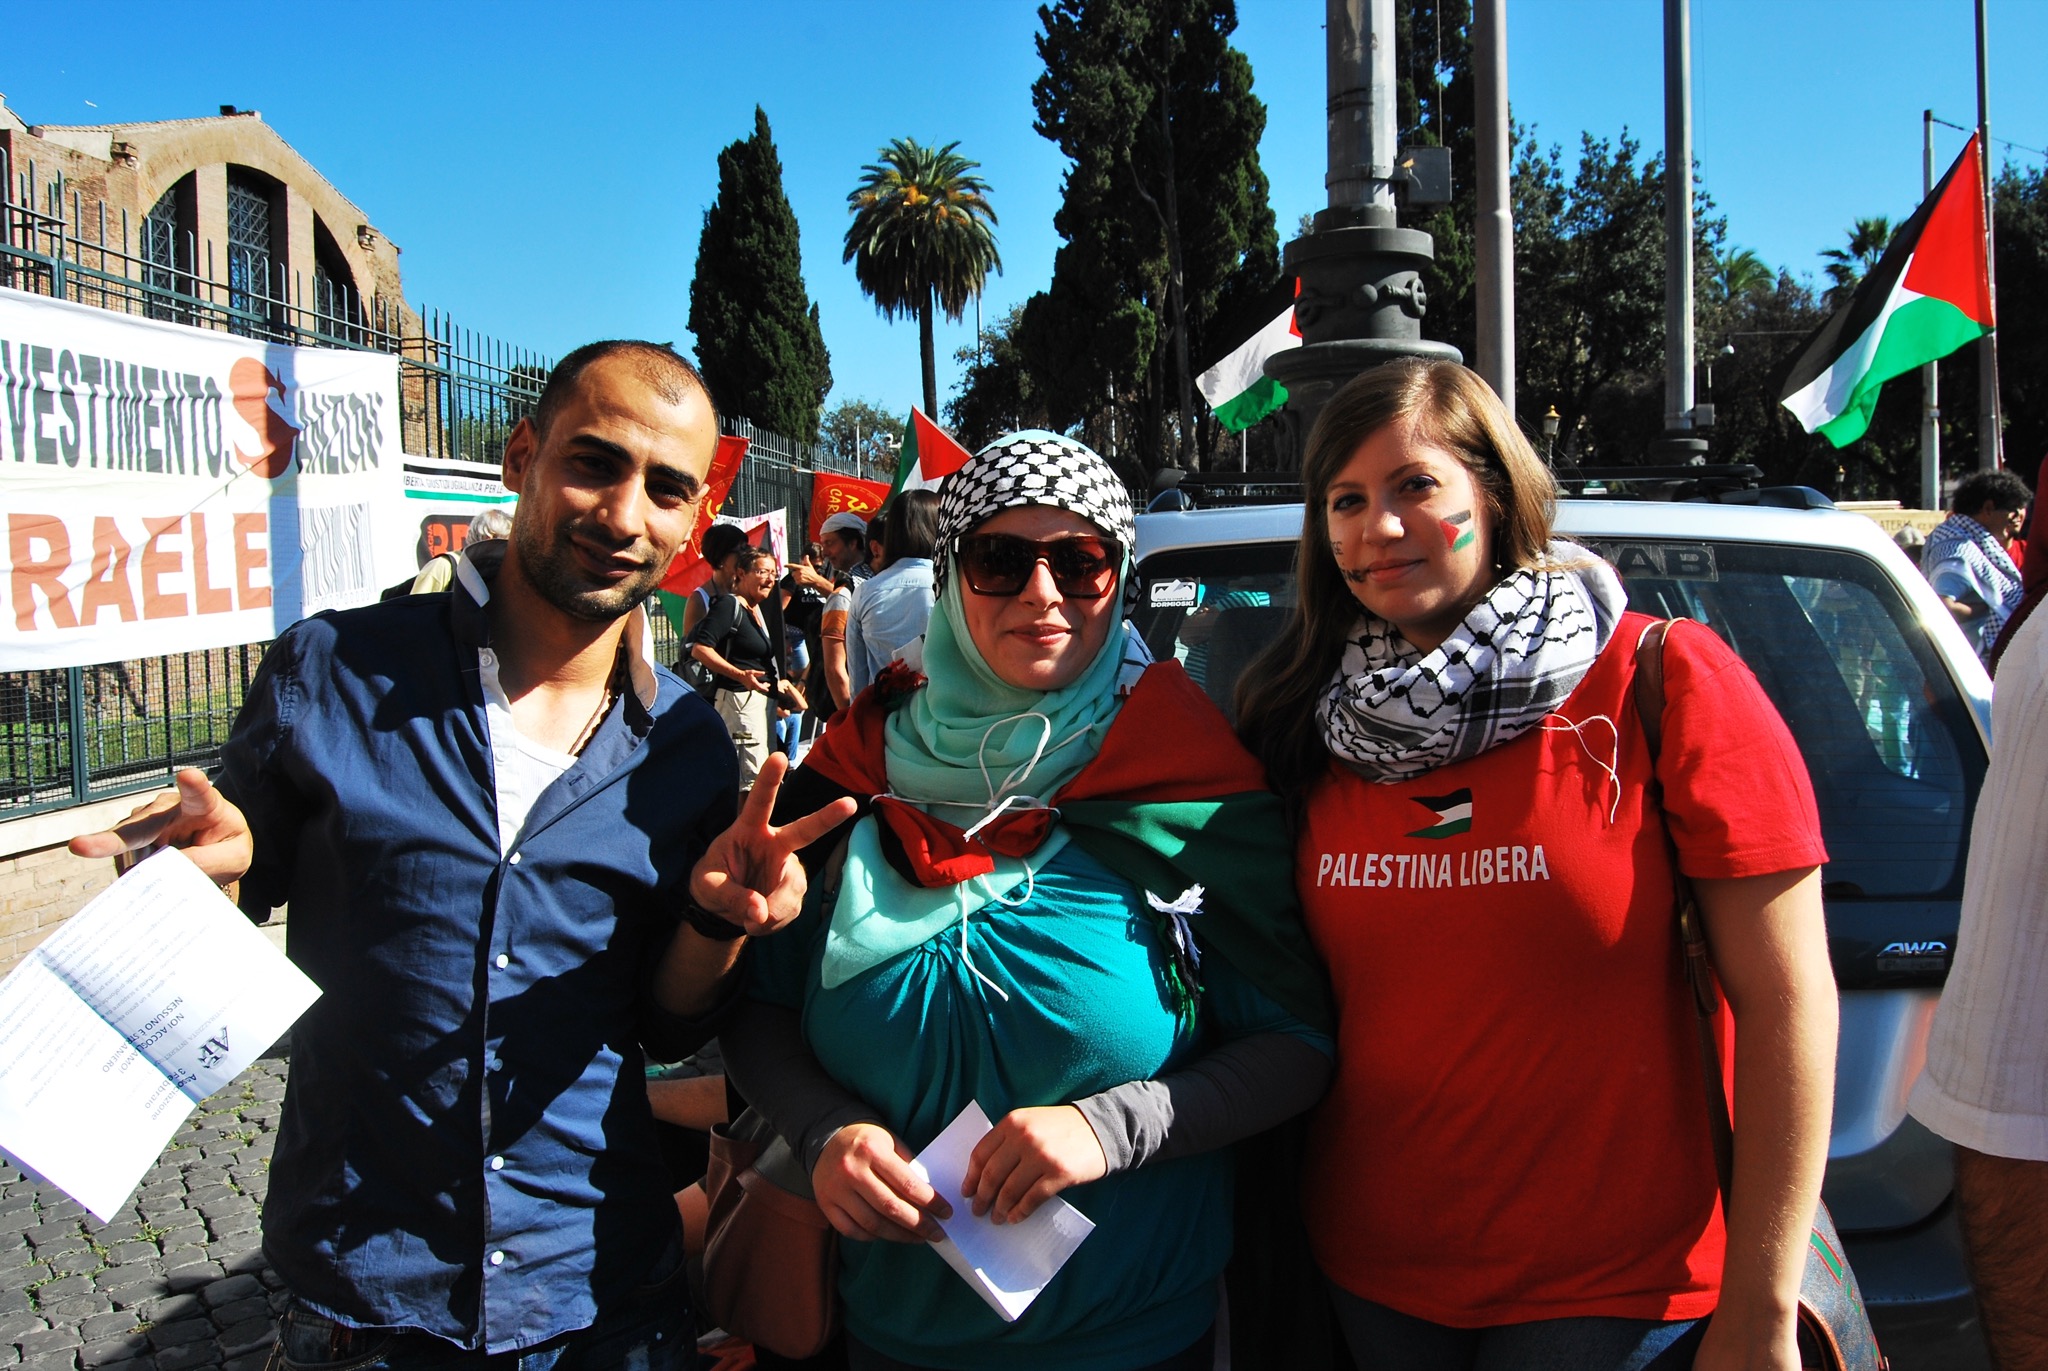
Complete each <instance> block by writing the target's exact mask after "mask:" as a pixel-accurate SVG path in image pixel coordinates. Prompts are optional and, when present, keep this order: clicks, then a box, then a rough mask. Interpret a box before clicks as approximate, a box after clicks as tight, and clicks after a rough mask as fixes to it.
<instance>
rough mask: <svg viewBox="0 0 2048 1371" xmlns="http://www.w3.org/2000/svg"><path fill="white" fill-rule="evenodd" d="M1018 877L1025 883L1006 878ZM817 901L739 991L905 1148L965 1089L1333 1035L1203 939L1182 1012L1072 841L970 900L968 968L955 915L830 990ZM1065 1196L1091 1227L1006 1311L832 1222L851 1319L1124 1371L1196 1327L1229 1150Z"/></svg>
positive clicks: (858, 1324) (1045, 1363)
mask: <svg viewBox="0 0 2048 1371" xmlns="http://www.w3.org/2000/svg"><path fill="white" fill-rule="evenodd" d="M1159 893H1161V894H1172V895H1177V894H1179V893H1180V892H1178V891H1174V892H1159ZM1024 894H1025V891H1024V888H1023V887H1021V886H1020V887H1018V888H1017V889H1016V890H1013V891H1011V892H1009V894H1008V896H1007V898H1009V899H1012V900H1016V899H1020V898H1021V897H1022V896H1023V895H1024ZM829 914H830V911H829V910H819V909H812V910H809V911H807V912H806V913H805V915H804V917H803V918H802V919H801V920H799V921H798V922H797V923H796V924H795V925H793V926H792V927H791V928H790V929H789V930H788V931H787V932H785V933H784V934H782V935H780V936H778V937H774V938H765V939H762V940H760V941H759V942H757V943H756V944H755V945H754V948H753V952H752V955H753V957H754V958H755V961H754V972H753V975H754V980H753V989H752V993H753V994H754V996H755V997H756V998H758V999H762V1000H765V1001H768V1002H770V1003H773V1004H779V1005H783V1006H785V1007H788V1008H791V1009H800V1010H801V1011H802V1017H803V1027H804V1035H805V1038H806V1039H807V1041H808V1042H809V1044H810V1046H811V1050H812V1051H813V1052H814V1053H816V1054H817V1057H818V1059H819V1061H820V1062H821V1063H823V1065H824V1067H825V1069H826V1070H827V1071H828V1072H830V1073H831V1074H832V1075H833V1076H834V1077H835V1078H836V1079H837V1080H838V1081H839V1083H840V1084H841V1085H843V1086H845V1087H846V1088H847V1089H849V1090H851V1091H852V1092H854V1093H855V1094H857V1095H859V1096H860V1097H861V1098H862V1099H863V1100H865V1101H866V1102H867V1103H868V1104H869V1105H870V1106H872V1107H873V1108H874V1109H875V1110H876V1112H877V1113H879V1114H880V1115H881V1116H882V1117H883V1119H884V1120H885V1121H886V1122H887V1124H888V1127H889V1129H890V1131H891V1132H893V1133H894V1134H895V1135H896V1136H897V1137H898V1138H899V1139H901V1140H902V1141H903V1143H904V1144H905V1145H906V1146H908V1147H909V1148H910V1149H911V1150H912V1151H913V1152H916V1151H920V1150H922V1149H923V1148H924V1146H925V1145H926V1144H927V1143H929V1142H930V1141H931V1140H932V1139H933V1138H934V1137H936V1136H937V1135H938V1133H939V1132H940V1130H942V1129H943V1128H945V1126H946V1125H947V1124H948V1123H951V1122H952V1120H953V1118H954V1116H955V1115H957V1114H958V1113H959V1112H960V1111H961V1109H963V1108H964V1107H965V1106H966V1105H967V1102H968V1101H970V1100H975V1101H979V1102H980V1104H981V1107H982V1108H983V1110H985V1111H986V1112H987V1114H988V1116H989V1117H990V1118H991V1119H997V1120H1000V1119H1001V1118H1002V1117H1003V1115H1004V1114H1006V1113H1008V1112H1009V1111H1010V1110H1012V1109H1019V1108H1024V1107H1027V1106H1032V1105H1052V1104H1066V1103H1071V1102H1072V1101H1074V1100H1077V1099H1080V1098H1082V1097H1084V1096H1087V1095H1092V1094H1095V1093H1097V1092H1099V1091H1102V1090H1107V1089H1109V1088H1111V1087H1113V1086H1118V1085H1122V1084H1124V1083H1126V1082H1128V1081H1134V1080H1146V1079H1150V1078H1153V1077H1156V1076H1160V1075H1163V1074H1165V1073H1167V1072H1170V1071H1173V1070H1174V1069H1176V1068H1178V1067H1181V1066H1184V1065H1186V1064H1187V1063H1188V1062H1189V1061H1191V1060H1192V1059H1194V1058H1195V1057H1197V1056H1199V1055H1200V1054H1201V1053H1202V1052H1204V1051H1206V1050H1208V1049H1209V1048H1212V1047H1214V1046H1215V1045H1216V1044H1218V1043H1221V1042H1227V1041H1229V1040H1231V1039H1235V1038H1241V1037H1246V1036H1250V1035H1253V1034H1260V1033H1273V1032H1282V1033H1290V1034H1293V1035H1296V1036H1298V1037H1301V1038H1303V1039H1305V1040H1306V1041H1309V1042H1311V1043H1313V1044H1315V1045H1316V1046H1317V1047H1319V1048H1320V1049H1321V1050H1323V1051H1325V1052H1334V1047H1333V1045H1332V1044H1331V1042H1330V1040H1329V1039H1328V1038H1327V1037H1325V1036H1323V1035H1321V1034H1319V1033H1316V1032H1315V1031H1314V1030H1312V1029H1310V1028H1308V1027H1307V1026H1306V1025H1304V1024H1302V1023H1301V1022H1300V1021H1299V1020H1298V1019H1296V1018H1294V1017H1293V1016H1292V1015H1290V1014H1289V1013H1288V1012H1287V1011H1286V1010H1284V1009H1282V1008H1280V1007H1279V1006H1278V1005H1277V1004H1275V1003H1274V1002H1273V1001H1272V1000H1270V999H1268V998H1267V997H1266V996H1265V995H1263V994H1262V993H1260V991H1259V990H1258V989H1256V988H1255V987H1254V986H1252V985H1251V984H1250V983H1249V982H1248V981H1247V980H1245V979H1244V978H1243V977H1242V976H1240V975H1239V974H1238V973H1237V972H1236V971H1235V969H1234V968H1232V967H1231V966H1230V965H1229V964H1228V963H1227V962H1226V961H1225V960H1224V959H1223V958H1222V957H1221V956H1220V955H1218V954H1216V953H1214V952H1211V953H1209V954H1208V955H1206V956H1205V957H1204V959H1203V962H1202V980H1203V984H1204V986H1205V989H1206V993H1205V994H1204V995H1203V998H1202V1002H1201V1009H1200V1014H1199V1020H1198V1022H1196V1023H1195V1024H1193V1025H1190V1023H1189V1022H1188V1020H1187V1018H1186V1016H1185V1015H1177V1014H1176V1013H1175V1012H1174V1008H1173V1004H1172V1001H1171V999H1170V997H1169V992H1168V989H1167V980H1166V957H1165V954H1164V952H1163V951H1162V950H1161V946H1160V941H1159V934H1158V932H1157V931H1156V928H1155V926H1154V922H1153V921H1154V919H1155V918H1156V917H1158V916H1156V915H1155V914H1154V913H1153V912H1152V911H1151V909H1150V908H1149V907H1148V906H1147V905H1146V903H1145V901H1144V898H1143V896H1142V895H1140V894H1139V892H1138V891H1136V890H1135V889H1133V888H1132V886H1131V885H1130V884H1129V883H1128V882H1127V881H1125V880H1124V879H1123V878H1121V877H1120V876H1118V875H1117V874H1116V873H1115V872H1113V871H1111V870H1110V869H1109V868H1107V867H1105V866H1104V865H1102V864H1101V863H1100V862H1098V861H1097V860H1095V859H1094V858H1093V857H1091V856H1089V855H1088V854H1087V853H1086V852H1084V851H1083V850H1082V849H1081V847H1080V846H1079V845H1078V844H1072V843H1070V844H1068V845H1067V846H1066V847H1065V848H1064V849H1063V850H1062V851H1060V852H1059V853H1058V855H1056V856H1055V857H1054V858H1053V859H1052V860H1051V861H1050V862H1049V863H1048V864H1047V865H1046V867H1045V868H1044V869H1043V870H1041V871H1040V872H1039V873H1038V875H1037V877H1036V880H1035V883H1034V886H1033V888H1032V890H1031V891H1030V898H1029V899H1028V900H1026V901H1025V902H1024V903H1022V904H1020V905H1018V906H1016V907H1008V906H1005V905H1002V904H991V905H990V906H988V907H987V908H985V909H983V910H981V911H980V912H979V913H977V914H975V915H974V916H973V918H972V919H971V920H970V921H969V929H970V931H969V934H968V937H969V950H970V951H971V953H972V957H973V966H972V967H970V966H969V965H968V963H967V961H966V960H965V959H964V958H963V956H962V950H961V942H960V929H959V926H958V925H957V924H955V925H953V926H951V927H949V928H947V929H946V930H945V931H943V932H941V933H939V934H936V935H934V936H933V937H932V938H931V939H929V940H928V941H926V942H925V943H923V944H921V945H919V946H917V947H914V948H912V949H910V950H909V951H907V952H904V953H902V954H900V955H898V956H896V957H894V958H891V959H890V960H888V961H885V962H883V963H881V964H880V965H878V966H875V967H873V968H871V969H870V970H868V971H866V972H864V973H862V974H861V975H859V976H856V977H855V978H853V979H852V980H850V981H848V982H847V983H845V984H844V985H841V986H838V987H836V988H835V989H831V990H826V989H824V988H823V986H822V985H821V983H820V977H819V965H820V961H821V959H822V957H823V954H824V944H825V937H824V934H825V927H826V923H827V920H828V918H829ZM1200 920H1201V916H1200V915H1199V914H1197V915H1196V916H1195V926H1196V928H1197V930H1199V929H1200ZM975 968H979V970H980V972H981V974H982V975H984V976H987V977H988V978H989V980H991V981H993V982H994V983H995V984H996V985H999V986H1001V987H1002V988H1003V989H1004V990H1005V991H1007V992H1008V994H1009V999H1008V1000H1004V999H1003V998H1002V997H1001V996H999V995H998V994H997V993H996V992H995V991H994V990H992V989H990V988H989V987H988V986H987V985H985V984H984V983H983V982H982V980H981V979H980V977H978V976H976V974H975ZM947 1198H948V1199H949V1200H951V1201H953V1203H954V1204H955V1205H960V1204H962V1203H963V1201H962V1200H961V1199H960V1197H958V1196H948V1197H947ZM1062 1198H1064V1199H1065V1200H1066V1201H1067V1202H1068V1203H1070V1204H1072V1205H1073V1206H1074V1207H1075V1208H1077V1209H1079V1210H1080V1211H1081V1212H1082V1213H1084V1214H1086V1215H1087V1216H1088V1217H1089V1218H1090V1219H1091V1220H1093V1221H1094V1223H1095V1231H1094V1233H1093V1234H1091V1235H1090V1236H1089V1237H1088V1239H1087V1240H1086V1241H1085V1242H1083V1243H1082V1244H1081V1246H1080V1248H1079V1249H1078V1250H1077V1251H1076V1252H1075V1253H1074V1255H1073V1257H1072V1259H1071V1260H1069V1261H1068V1263H1067V1265H1066V1266H1065V1267H1064V1268H1063V1269H1062V1270H1061V1271H1060V1273H1059V1275H1058V1276H1056V1277H1054V1279H1053V1281H1052V1283H1051V1284H1050V1285H1049V1286H1047V1287H1046V1289H1045V1291H1044V1293H1043V1294H1041V1295H1040V1296H1039V1297H1038V1299H1037V1301H1036V1302H1035V1303H1033V1305H1032V1306H1031V1308H1030V1309H1028V1310H1026V1311H1025V1313H1024V1316H1023V1317H1022V1318H1020V1319H1018V1320H1017V1321H1016V1322H1015V1323H1004V1322H1003V1321H1002V1319H1001V1318H1000V1317H998V1316H997V1315H996V1314H995V1312H994V1311H993V1310H991V1309H990V1308H989V1307H988V1306H987V1305H986V1304H984V1303H983V1302H982V1301H981V1299H980V1297H979V1296H977V1295H976V1294H975V1293H974V1292H973V1291H972V1290H970V1289H969V1288H968V1287H967V1285H966V1283H965V1282H964V1281H962V1280H961V1279H960V1278H959V1277H958V1276H957V1275H955V1274H954V1273H953V1272H952V1271H951V1270H950V1269H949V1268H948V1267H947V1266H946V1264H945V1263H944V1262H943V1261H941V1260H940V1259H939V1257H938V1255H937V1254H936V1253H935V1252H933V1251H932V1250H931V1249H930V1248H928V1247H925V1246H922V1245H916V1244H903V1243H891V1242H850V1241H844V1240H842V1241H841V1243H840V1245H839V1251H840V1263H841V1268H840V1286H839V1293H840V1296H841V1298H842V1300H843V1301H844V1303H845V1306H846V1323H847V1327H848V1329H849V1330H850V1331H851V1332H852V1334H853V1336H855V1337H856V1338H858V1339H859V1340H860V1341H861V1342H863V1343H865V1344H867V1345H868V1346H870V1347H872V1348H874V1349H876V1350H877V1351H879V1352H882V1353H884V1354H885V1355H887V1356H890V1357H894V1358H896V1359H897V1360H899V1361H905V1362H910V1363H912V1364H913V1365H919V1366H931V1367H940V1368H962V1371H966V1369H967V1368H982V1367H988V1368H1011V1367H1017V1368H1023V1367H1032V1368H1042V1367H1058V1368H1059V1369H1060V1371H1122V1369H1123V1368H1128V1367H1132V1366H1143V1365H1146V1364H1148V1363H1150V1362H1155V1361H1159V1360H1163V1359H1164V1358H1166V1357H1168V1356H1171V1355H1172V1354H1173V1353H1175V1352H1178V1351H1180V1350H1181V1349H1182V1348H1184V1347H1186V1346H1188V1345H1189V1344H1191V1343H1193V1342H1194V1341H1195V1339H1197V1338H1199V1337H1200V1336H1202V1334H1203V1332H1204V1331H1205V1330H1206V1329H1207V1328H1208V1327H1209V1325H1210V1323H1211V1322H1212V1321H1213V1319H1214V1318H1215V1308H1216V1278H1217V1276H1218V1275H1219V1274H1220V1273H1221V1272H1222V1270H1223V1266H1224V1263H1225V1262H1226V1261H1227V1260H1228V1258H1229V1255H1230V1243H1231V1219H1230V1211H1231V1174H1230V1153H1229V1151H1228V1149H1221V1150H1218V1151H1214V1152H1210V1153H1206V1154H1203V1155H1200V1156H1191V1157H1180V1158H1176V1159H1173V1160H1170V1161H1162V1162H1155V1163H1152V1164H1150V1165H1146V1166H1142V1167H1139V1168H1137V1169H1135V1170H1131V1171H1126V1172H1122V1173H1119V1174H1116V1175H1112V1176H1107V1177H1105V1178H1103V1179H1102V1180H1099V1181H1095V1182H1093V1183H1091V1184H1088V1185H1079V1186H1074V1187H1072V1188H1070V1189H1068V1190H1066V1191H1064V1192H1063V1193H1062Z"/></svg>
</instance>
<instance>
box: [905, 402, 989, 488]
mask: <svg viewBox="0 0 2048 1371" xmlns="http://www.w3.org/2000/svg"><path fill="white" fill-rule="evenodd" d="M973 455H974V454H973V453H971V452H969V451H968V450H967V449H966V448H964V447H961V446H960V444H958V443H956V442H954V441H953V437H952V435H951V434H949V433H947V432H946V430H944V429H942V428H940V427H939V426H938V425H937V424H935V423H933V422H932V421H931V420H929V419H927V418H925V416H924V411H923V410H921V409H913V410H911V411H910V422H909V423H907V424H905V425H904V426H903V452H902V454H901V455H900V456H898V457H897V459H896V484H895V485H893V486H890V487H889V499H891V500H893V499H895V498H896V496H897V495H898V494H899V493H901V492H903V491H906V490H937V489H938V488H939V482H941V481H943V480H945V479H946V478H947V477H948V476H951V475H952V474H953V473H954V472H956V471H958V470H959V469H960V468H961V467H964V466H966V465H967V459H968V458H969V457H971V456H973Z"/></svg>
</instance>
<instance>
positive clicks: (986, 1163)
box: [960, 1104, 1109, 1223]
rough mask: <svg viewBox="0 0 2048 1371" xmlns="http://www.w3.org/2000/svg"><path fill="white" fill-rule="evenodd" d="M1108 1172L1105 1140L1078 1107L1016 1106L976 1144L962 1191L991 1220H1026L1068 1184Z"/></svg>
mask: <svg viewBox="0 0 2048 1371" xmlns="http://www.w3.org/2000/svg"><path fill="white" fill-rule="evenodd" d="M1108 1173H1109V1159H1108V1158H1107V1157H1105V1156H1103V1154H1102V1143H1101V1141H1100V1140H1099V1139H1097V1138H1096V1136H1095V1130H1094V1129H1092V1128H1090V1127H1089V1126H1088V1120H1087V1119H1086V1118H1085V1117H1084V1116H1083V1115H1082V1113H1081V1111H1080V1110H1078V1109H1076V1108H1074V1106H1072V1105H1070V1104H1059V1105H1052V1106H1049V1107H1046V1108H1039V1109H1013V1110H1011V1111H1010V1112H1009V1113H1007V1114H1005V1115H1004V1116H1003V1118H1002V1122H1000V1123H998V1124H997V1125H996V1126H995V1127H994V1128H991V1129H990V1130H989V1131H988V1132H987V1133H985V1134H983V1135H982V1139H981V1141H980V1142H978V1143H976V1144H975V1145H974V1151H973V1152H972V1153H971V1154H970V1155H969V1156H968V1158H967V1176H966V1179H965V1181H964V1182H963V1183H962V1185H961V1187H960V1193H961V1194H962V1195H966V1196H968V1197H970V1198H972V1199H973V1201H974V1212H975V1213H976V1214H988V1215H989V1222H991V1223H1022V1222H1023V1221H1024V1220H1025V1219H1028V1218H1030V1217H1031V1214H1032V1211H1033V1210H1035V1209H1037V1208H1038V1206H1040V1205H1041V1204H1044V1203H1045V1202H1046V1201H1047V1200H1049V1199H1051V1198H1052V1197H1053V1196H1054V1195H1057V1194H1059V1193H1060V1191H1062V1190H1065V1189H1066V1188H1067V1187H1068V1186H1070V1185H1080V1184H1082V1183H1084V1182H1087V1181H1098V1180H1101V1179H1102V1178H1103V1177H1104V1176H1105V1175H1107V1174H1108ZM991 1210H993V1211H994V1212H993V1213H991V1212H990V1211H991Z"/></svg>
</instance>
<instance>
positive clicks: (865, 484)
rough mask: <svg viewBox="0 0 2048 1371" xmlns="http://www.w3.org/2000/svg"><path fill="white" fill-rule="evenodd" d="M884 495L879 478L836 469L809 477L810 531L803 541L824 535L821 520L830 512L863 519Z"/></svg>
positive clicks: (870, 513) (885, 486)
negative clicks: (872, 478)
mask: <svg viewBox="0 0 2048 1371" xmlns="http://www.w3.org/2000/svg"><path fill="white" fill-rule="evenodd" d="M888 498H889V487H888V485H887V484H886V483H884V482H882V481H863V480H861V479H860V478H859V477H857V476H842V475H840V474H839V473H838V472H836V471H821V472H819V473H818V474H817V475H816V476H814V477H812V478H811V530H810V533H809V535H808V537H807V539H806V541H809V542H813V543H815V542H817V541H818V540H819V539H820V538H822V537H824V536H825V521H826V520H827V519H829V518H831V517H832V516H833V515H835V514H858V515H860V516H861V517H862V518H863V519H865V518H867V517H868V516H870V515H872V514H873V513H874V512H875V511H876V510H878V509H880V508H881V507H882V501H884V500H886V499H888ZM792 555H794V554H792Z"/></svg>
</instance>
